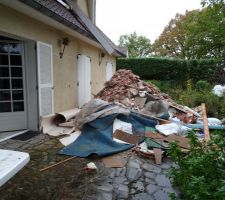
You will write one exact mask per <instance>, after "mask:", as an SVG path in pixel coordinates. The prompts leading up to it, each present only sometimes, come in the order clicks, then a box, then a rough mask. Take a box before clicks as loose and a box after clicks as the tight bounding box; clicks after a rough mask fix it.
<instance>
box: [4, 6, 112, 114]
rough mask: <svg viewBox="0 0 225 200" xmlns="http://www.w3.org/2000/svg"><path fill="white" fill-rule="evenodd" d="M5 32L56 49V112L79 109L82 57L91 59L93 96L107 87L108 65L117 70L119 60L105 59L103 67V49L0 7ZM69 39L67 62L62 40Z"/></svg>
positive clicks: (66, 51) (54, 63) (106, 57)
mask: <svg viewBox="0 0 225 200" xmlns="http://www.w3.org/2000/svg"><path fill="white" fill-rule="evenodd" d="M1 32H4V33H9V34H13V35H15V36H19V37H21V38H24V39H30V40H34V41H41V42H44V43H48V44H51V45H52V47H53V76H54V109H55V112H58V111H62V110H66V109H70V108H73V107H74V106H77V98H78V95H77V70H76V67H77V55H78V54H85V55H87V56H90V57H91V60H92V61H91V69H92V94H96V93H97V92H98V91H100V90H101V89H102V88H103V86H104V82H105V80H106V62H112V63H113V66H114V70H115V66H116V59H115V58H114V57H111V56H109V55H106V56H105V57H104V58H103V60H102V63H101V65H100V66H99V58H98V57H99V53H100V52H102V49H100V48H99V49H98V48H96V47H94V46H92V45H89V44H88V43H85V42H83V41H81V40H78V39H76V38H74V37H73V36H71V35H67V34H66V33H63V32H61V31H59V30H57V29H54V28H52V27H50V26H48V25H45V24H43V23H41V22H38V21H37V20H34V19H32V18H30V17H28V16H25V15H23V14H22V13H19V12H17V11H15V10H12V9H10V8H7V7H5V6H3V5H1V4H0V33H1ZM66 36H68V37H69V39H70V43H69V46H67V47H66V49H65V53H64V56H63V59H60V58H59V52H60V47H59V42H58V40H59V39H60V38H62V37H66Z"/></svg>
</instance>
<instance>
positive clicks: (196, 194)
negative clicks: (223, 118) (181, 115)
mask: <svg viewBox="0 0 225 200" xmlns="http://www.w3.org/2000/svg"><path fill="white" fill-rule="evenodd" d="M188 137H189V139H190V151H189V153H187V154H186V155H184V154H183V153H182V152H181V150H180V148H179V147H178V146H177V144H176V143H172V145H171V148H170V150H169V156H170V158H172V159H173V160H174V161H175V163H176V164H177V165H178V167H176V168H173V169H172V170H171V172H170V176H171V177H172V178H173V180H174V184H175V185H179V188H180V190H181V192H182V194H183V196H184V198H183V199H186V200H202V199H204V200H218V199H221V200H222V199H225V158H224V155H225V140H224V138H225V131H216V132H214V133H213V134H212V135H211V140H210V141H209V142H207V143H206V142H200V141H199V140H198V139H197V138H196V136H195V134H194V133H193V132H190V133H189V136H188Z"/></svg>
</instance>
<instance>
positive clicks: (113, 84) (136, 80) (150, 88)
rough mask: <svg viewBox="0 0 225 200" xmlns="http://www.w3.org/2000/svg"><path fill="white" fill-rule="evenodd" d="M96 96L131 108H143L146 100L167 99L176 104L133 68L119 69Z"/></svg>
mask: <svg viewBox="0 0 225 200" xmlns="http://www.w3.org/2000/svg"><path fill="white" fill-rule="evenodd" d="M96 98H100V99H102V100H104V101H107V102H114V103H118V102H119V103H121V104H123V105H125V106H127V107H130V108H136V109H140V108H143V106H144V105H145V102H147V101H156V100H166V101H167V102H168V103H170V104H175V102H174V101H173V100H172V99H171V97H170V96H169V95H167V94H165V93H162V92H160V90H159V89H158V88H157V87H156V86H155V85H152V84H150V83H148V84H147V83H145V82H144V81H142V80H141V79H140V77H139V76H137V75H135V74H133V73H132V71H131V70H125V69H121V70H118V71H117V72H116V73H115V74H114V75H113V77H112V78H111V79H110V80H109V81H107V82H106V83H105V88H104V89H103V90H101V91H100V92H99V93H98V94H97V95H96Z"/></svg>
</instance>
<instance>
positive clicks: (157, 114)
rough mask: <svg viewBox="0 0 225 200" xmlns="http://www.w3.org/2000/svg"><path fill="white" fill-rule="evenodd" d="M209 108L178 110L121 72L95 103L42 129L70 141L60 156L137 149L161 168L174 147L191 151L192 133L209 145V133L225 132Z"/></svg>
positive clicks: (161, 95) (167, 99) (58, 117)
mask: <svg viewBox="0 0 225 200" xmlns="http://www.w3.org/2000/svg"><path fill="white" fill-rule="evenodd" d="M203 105H204V104H203ZM203 105H202V106H201V109H198V110H193V109H191V108H188V107H186V106H182V105H178V104H177V103H176V102H174V101H173V100H172V98H171V97H170V96H169V95H167V94H164V93H162V92H161V91H160V90H159V89H158V88H156V87H155V86H154V85H152V84H147V83H145V82H144V81H142V80H140V77H139V76H137V75H134V74H133V73H132V72H131V70H119V71H117V72H116V73H115V74H114V76H113V77H112V78H111V79H110V80H109V81H108V82H106V86H105V88H103V90H102V91H100V92H99V93H98V94H97V95H96V97H95V99H93V100H91V101H89V102H88V103H86V104H85V105H84V106H83V107H82V108H81V109H72V110H68V111H64V112H61V113H56V114H54V115H52V116H48V117H46V118H43V120H42V127H43V133H47V134H49V135H51V136H62V135H67V136H66V137H64V138H61V137H60V138H59V139H60V142H61V143H62V144H63V145H65V148H64V149H62V150H61V151H60V152H59V153H60V154H65V155H70V156H78V157H87V156H90V155H92V154H95V155H99V156H106V155H111V154H115V153H119V152H121V151H125V150H128V149H131V148H132V150H133V151H132V152H135V153H137V154H139V155H141V156H145V157H148V158H153V159H155V162H156V163H157V164H161V162H162V159H163V156H164V155H165V152H166V151H167V150H168V148H169V143H171V142H172V141H177V143H178V145H179V146H180V147H181V149H182V150H183V151H184V152H186V151H188V149H189V144H188V143H189V142H188V138H186V133H187V132H188V130H190V129H198V131H197V132H196V134H198V135H199V138H200V139H202V138H205V139H206V140H209V139H210V135H209V129H225V126H223V125H222V122H221V121H220V120H218V119H215V118H211V119H210V118H207V116H206V111H205V106H203ZM201 111H202V113H201ZM203 133H204V134H203Z"/></svg>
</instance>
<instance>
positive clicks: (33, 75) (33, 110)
mask: <svg viewBox="0 0 225 200" xmlns="http://www.w3.org/2000/svg"><path fill="white" fill-rule="evenodd" d="M0 35H1V36H3V37H8V38H11V39H15V40H19V42H21V43H23V73H24V77H25V79H24V91H25V95H26V99H25V101H24V103H26V105H25V107H26V111H27V129H29V130H32V131H39V123H40V122H39V111H38V87H37V86H38V82H37V55H36V41H33V40H29V39H26V38H23V37H19V36H15V35H13V34H10V33H5V32H2V31H0ZM7 41H10V40H7Z"/></svg>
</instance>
